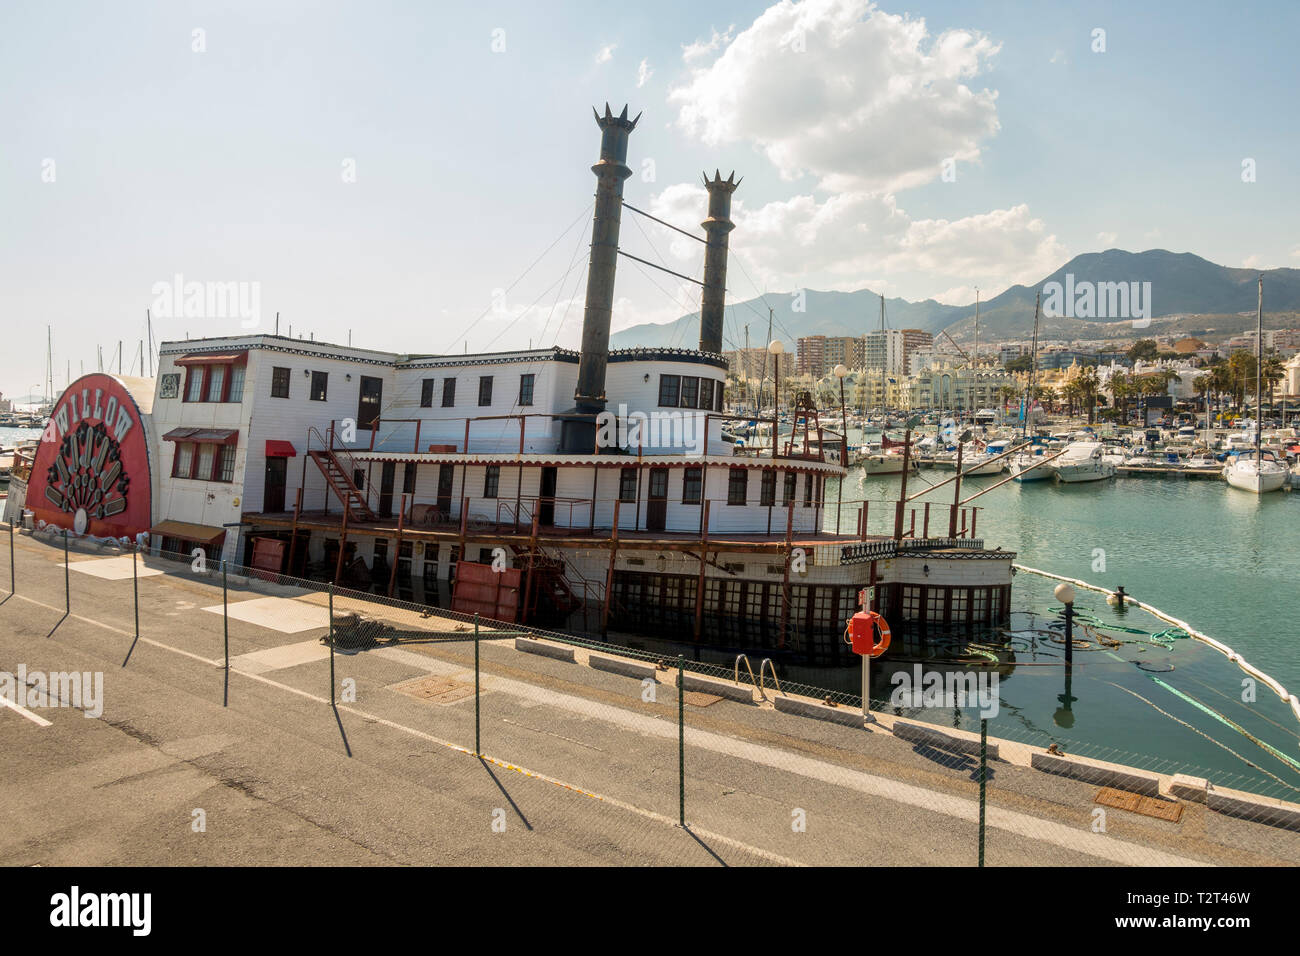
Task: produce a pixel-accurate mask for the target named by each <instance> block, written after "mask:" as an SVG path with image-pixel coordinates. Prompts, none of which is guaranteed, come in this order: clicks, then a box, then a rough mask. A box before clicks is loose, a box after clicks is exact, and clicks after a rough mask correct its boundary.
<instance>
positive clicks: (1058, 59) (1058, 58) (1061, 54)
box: [1047, 50, 1070, 63]
mask: <svg viewBox="0 0 1300 956" xmlns="http://www.w3.org/2000/svg"><path fill="white" fill-rule="evenodd" d="M1047 62H1048V63H1069V62H1070V58H1069V57H1068V56H1066V54H1065V51H1064V50H1057V51H1056V52H1055V53H1053V54H1052V58H1051V59H1050V60H1048V61H1047Z"/></svg>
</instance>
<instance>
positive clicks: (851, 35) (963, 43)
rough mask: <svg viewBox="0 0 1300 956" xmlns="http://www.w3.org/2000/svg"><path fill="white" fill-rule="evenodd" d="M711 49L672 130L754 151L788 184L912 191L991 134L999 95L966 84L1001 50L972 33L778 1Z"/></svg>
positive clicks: (835, 1)
mask: <svg viewBox="0 0 1300 956" xmlns="http://www.w3.org/2000/svg"><path fill="white" fill-rule="evenodd" d="M715 39H717V41H718V45H719V46H724V45H725V49H724V50H723V52H722V53H721V55H720V56H718V57H717V58H716V59H715V60H714V61H713V62H712V63H711V64H710V65H708V66H705V67H701V68H697V69H694V70H693V71H692V74H691V77H690V80H689V81H688V82H687V83H686V84H685V85H684V86H682V87H679V88H677V89H675V90H673V91H672V92H671V93H670V94H669V99H670V102H672V103H673V104H675V105H676V106H677V108H678V119H677V121H678V124H679V125H680V126H681V127H682V128H683V129H684V130H686V131H687V132H688V133H690V134H691V135H695V136H699V137H700V138H701V139H703V141H704V142H705V143H707V144H709V145H714V146H716V145H723V144H728V143H735V142H752V143H754V144H756V145H757V146H758V147H759V148H761V149H762V150H763V151H764V153H765V154H766V155H767V156H768V158H769V159H770V160H771V161H772V163H773V164H774V165H775V166H776V168H777V169H778V170H779V172H780V173H781V175H782V176H783V177H785V178H787V179H794V178H796V177H798V176H800V175H803V174H805V173H810V174H812V175H814V176H816V177H818V180H819V185H820V186H821V188H823V189H827V190H831V191H841V190H849V189H851V190H866V191H875V190H881V189H901V188H904V187H907V186H915V185H919V184H921V183H925V182H928V181H930V180H932V179H934V178H935V177H936V176H938V174H939V170H940V163H941V162H942V160H944V159H945V158H948V157H953V158H955V159H957V160H958V161H965V162H970V161H975V160H977V159H978V158H979V155H980V151H979V143H980V141H981V140H983V139H984V138H986V137H988V136H990V135H992V134H993V133H995V132H996V131H997V129H998V120H997V110H996V99H997V94H996V93H994V92H990V91H989V90H981V91H974V90H972V89H971V88H970V87H968V86H967V85H966V83H965V82H964V81H965V80H968V79H970V78H971V77H974V76H975V75H976V74H978V73H979V72H980V70H981V69H982V68H983V67H984V66H985V65H986V64H987V62H988V60H989V59H990V58H991V57H992V56H993V55H994V54H995V53H997V51H998V49H999V47H998V46H997V45H996V44H994V43H993V41H992V40H990V39H989V38H988V37H986V36H984V35H982V34H980V33H977V32H974V31H968V30H949V31H946V32H944V33H942V34H940V35H939V36H937V37H931V36H930V35H929V33H928V32H927V30H926V27H925V21H924V20H913V19H910V18H908V17H904V16H894V15H890V14H886V13H884V12H882V11H880V10H877V9H876V8H875V6H874V5H873V4H872V3H870V2H869V0H803V2H802V3H793V2H790V0H780V2H778V3H776V4H775V5H774V6H772V7H770V8H768V9H767V10H766V11H765V12H764V13H762V14H761V15H760V16H759V17H758V19H756V20H755V21H754V22H753V24H751V25H750V26H749V27H748V28H747V29H746V30H744V31H742V32H741V33H739V34H738V35H737V36H736V37H735V38H734V39H732V40H731V41H730V42H727V41H726V39H725V38H718V37H717V35H716V34H715ZM687 50H688V53H689V54H691V56H692V57H695V56H698V55H699V54H697V53H696V47H695V46H692V47H688V48H687ZM800 50H802V51H803V52H799V51H800Z"/></svg>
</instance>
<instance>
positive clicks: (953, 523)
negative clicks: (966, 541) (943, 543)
mask: <svg viewBox="0 0 1300 956" xmlns="http://www.w3.org/2000/svg"><path fill="white" fill-rule="evenodd" d="M963 444H964V442H962V441H961V436H960V435H959V436H957V477H956V478H955V479H953V488H954V491H953V496H952V511H950V512H949V513H948V537H950V538H955V537H957V508H958V507H959V506H960V505H961V452H962V445H963Z"/></svg>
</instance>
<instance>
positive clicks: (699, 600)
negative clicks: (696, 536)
mask: <svg viewBox="0 0 1300 956" xmlns="http://www.w3.org/2000/svg"><path fill="white" fill-rule="evenodd" d="M708 548H709V499H708V498H705V499H704V507H703V508H702V509H700V577H699V581H698V582H697V583H696V585H695V643H697V644H698V643H699V642H700V632H701V631H702V630H703V627H704V572H705V570H706V569H707V568H708V564H707V563H706V559H707V558H708Z"/></svg>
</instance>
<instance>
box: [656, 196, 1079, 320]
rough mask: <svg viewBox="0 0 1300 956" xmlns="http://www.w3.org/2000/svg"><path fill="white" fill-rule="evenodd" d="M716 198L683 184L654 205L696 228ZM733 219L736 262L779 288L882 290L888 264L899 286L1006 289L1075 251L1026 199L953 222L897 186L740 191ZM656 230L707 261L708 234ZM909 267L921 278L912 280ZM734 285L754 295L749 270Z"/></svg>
mask: <svg viewBox="0 0 1300 956" xmlns="http://www.w3.org/2000/svg"><path fill="white" fill-rule="evenodd" d="M742 188H743V187H742ZM707 203H708V200H707V194H706V193H705V191H704V188H703V187H702V186H699V185H695V184H692V183H679V184H677V185H674V186H669V187H668V188H666V189H664V190H663V192H661V193H659V194H658V195H657V196H655V197H653V199H652V200H651V202H650V212H651V213H652V214H653V215H655V216H658V217H659V218H661V219H663V220H665V221H666V222H671V223H674V224H676V225H679V226H682V227H683V228H688V229H689V228H690V227H691V226H692V224H693V223H695V222H698V221H699V220H700V219H701V218H703V216H704V211H705V209H706V207H707ZM732 219H733V221H734V222H735V223H736V230H735V232H733V233H732V234H731V248H732V250H733V251H734V255H733V261H737V260H738V261H739V263H740V268H742V269H744V270H746V271H748V273H749V275H750V278H752V280H753V281H754V282H755V283H757V284H758V286H759V287H760V288H770V289H775V290H788V289H792V288H796V287H804V288H814V289H836V290H840V291H852V290H855V289H861V288H871V289H877V285H874V284H872V281H876V282H878V281H879V280H868V279H867V278H866V277H867V276H874V275H880V274H881V273H882V272H883V273H885V274H887V275H890V276H893V277H895V278H894V279H893V280H892V284H893V285H895V287H896V288H897V289H898V294H903V295H907V297H908V298H926V297H928V296H933V297H934V298H936V299H938V298H939V294H936V293H935V292H934V291H933V290H934V287H935V286H936V285H937V284H938V283H940V282H944V281H949V282H953V283H954V284H956V283H960V284H961V285H963V286H973V285H975V284H978V285H979V286H980V288H983V289H986V290H995V291H992V292H991V294H996V292H1000V291H1001V290H1002V289H1005V288H1006V287H1007V286H1010V285H1014V284H1015V283H1018V282H1019V283H1028V282H1034V281H1037V280H1038V279H1041V278H1042V277H1043V276H1044V275H1046V274H1048V273H1050V272H1051V271H1052V270H1054V269H1056V268H1057V267H1059V266H1060V264H1061V263H1062V262H1063V261H1065V259H1066V258H1068V254H1067V250H1066V248H1065V247H1064V246H1063V245H1062V244H1061V243H1060V242H1059V241H1058V240H1057V237H1056V236H1055V235H1053V234H1051V233H1049V232H1048V231H1047V229H1046V227H1045V225H1044V224H1043V222H1042V220H1040V219H1036V218H1034V217H1033V216H1032V215H1030V212H1029V208H1028V206H1026V205H1023V204H1021V205H1018V206H1014V207H1011V208H1009V209H996V210H992V211H991V212H986V213H980V214H976V215H971V216H966V217H963V218H961V219H956V220H952V221H949V220H946V219H918V220H914V219H912V218H911V217H910V216H909V215H908V214H907V212H906V211H905V210H903V209H901V208H899V206H898V204H897V200H896V199H895V198H894V197H893V196H891V195H883V194H882V195H868V194H865V193H841V194H839V195H837V196H832V197H829V198H827V199H825V200H818V199H817V198H816V197H815V196H811V195H800V196H792V197H790V198H789V199H782V200H776V201H773V202H769V203H766V204H764V205H762V206H758V207H755V208H750V207H748V206H747V205H746V203H745V202H744V200H743V198H742V196H741V195H740V194H739V193H738V194H737V195H736V198H735V199H734V200H733V203H732ZM647 225H648V226H654V224H653V223H651V224H647ZM647 231H648V232H650V235H652V236H653V237H654V242H655V246H656V248H657V249H659V250H660V251H661V252H665V250H666V254H668V255H671V256H672V257H673V258H674V259H675V260H676V262H677V266H678V268H679V269H681V270H682V271H684V272H687V273H688V274H689V273H690V271H691V269H693V268H698V265H699V261H700V256H701V252H700V249H701V246H700V244H699V243H696V242H691V241H690V240H689V239H686V238H685V237H682V236H680V235H678V234H677V233H674V232H671V231H670V230H667V229H664V228H662V227H660V226H654V231H652V232H651V231H650V230H649V229H647ZM732 274H733V275H734V273H732ZM908 274H915V278H914V279H912V280H911V281H905V280H904V278H903V277H905V276H907V275H908ZM727 284H728V286H730V287H732V288H733V289H735V290H736V291H735V292H734V293H733V294H732V296H731V298H732V300H733V301H740V300H741V299H744V298H748V296H749V295H750V294H752V289H750V286H749V282H748V281H744V277H743V275H742V276H739V277H736V279H735V280H734V281H733V280H732V279H730V278H729V280H728V283H727ZM741 289H744V290H745V291H744V292H743V293H742V292H740V291H739V290H741ZM950 293H951V294H955V292H954V291H953V290H952V289H950V290H949V292H948V293H943V294H944V295H948V294H950ZM972 298H973V296H972ZM940 301H943V300H942V299H940ZM967 301H970V300H967Z"/></svg>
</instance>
